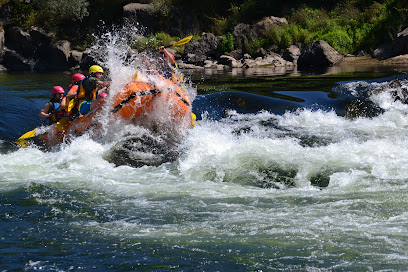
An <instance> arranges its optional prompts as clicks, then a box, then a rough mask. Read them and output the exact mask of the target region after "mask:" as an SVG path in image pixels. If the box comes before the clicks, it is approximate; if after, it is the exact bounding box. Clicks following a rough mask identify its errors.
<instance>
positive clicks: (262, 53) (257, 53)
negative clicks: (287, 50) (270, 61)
mask: <svg viewBox="0 0 408 272" xmlns="http://www.w3.org/2000/svg"><path fill="white" fill-rule="evenodd" d="M267 54H268V52H267V51H266V50H265V49H263V48H259V49H258V50H256V51H255V53H254V54H253V57H254V58H258V57H261V58H263V57H265V56H266V55H267Z"/></svg>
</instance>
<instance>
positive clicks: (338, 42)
mask: <svg viewBox="0 0 408 272" xmlns="http://www.w3.org/2000/svg"><path fill="white" fill-rule="evenodd" d="M315 40H324V41H326V42H327V43H328V44H330V45H331V46H332V47H333V48H334V49H335V50H337V51H339V52H340V53H343V54H346V53H348V52H353V51H354V49H355V48H354V45H353V40H352V39H351V38H350V36H349V35H348V34H347V32H346V31H344V30H342V29H337V30H333V31H329V32H327V33H325V34H324V35H322V36H320V37H318V36H317V37H316V39H315Z"/></svg>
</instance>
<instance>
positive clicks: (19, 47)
mask: <svg viewBox="0 0 408 272" xmlns="http://www.w3.org/2000/svg"><path fill="white" fill-rule="evenodd" d="M5 46H6V47H7V48H9V49H11V50H14V51H15V52H18V54H21V56H23V57H24V58H33V57H34V56H35V53H36V49H37V48H36V46H34V44H33V41H32V38H31V35H30V34H29V33H28V32H25V31H23V30H21V29H20V28H19V27H15V26H11V27H7V28H6V29H5Z"/></svg>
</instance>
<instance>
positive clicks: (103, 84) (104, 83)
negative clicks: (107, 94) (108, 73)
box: [96, 81, 112, 88]
mask: <svg viewBox="0 0 408 272" xmlns="http://www.w3.org/2000/svg"><path fill="white" fill-rule="evenodd" d="M111 83H112V81H98V82H97V83H96V86H98V87H99V88H105V87H106V88H109V86H110V85H111Z"/></svg>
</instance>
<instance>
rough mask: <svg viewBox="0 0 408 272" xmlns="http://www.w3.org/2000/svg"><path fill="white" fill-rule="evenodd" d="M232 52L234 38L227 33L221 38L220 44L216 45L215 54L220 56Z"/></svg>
mask: <svg viewBox="0 0 408 272" xmlns="http://www.w3.org/2000/svg"><path fill="white" fill-rule="evenodd" d="M233 50H234V36H233V35H232V34H231V33H229V32H228V33H227V34H225V35H224V36H222V40H221V42H220V43H219V44H218V47H217V52H219V53H220V54H227V53H229V52H231V51H233Z"/></svg>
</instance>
